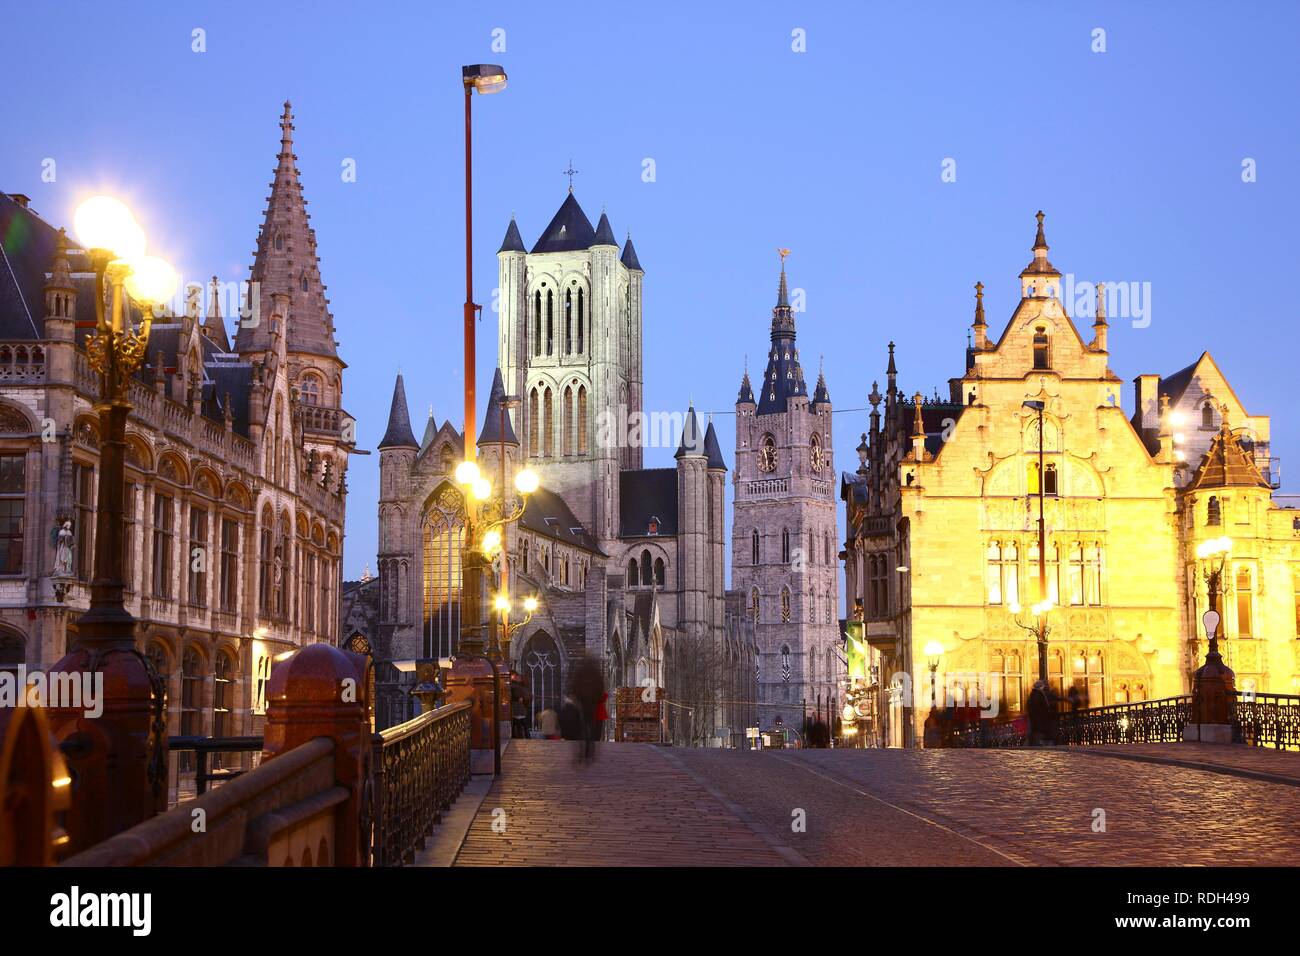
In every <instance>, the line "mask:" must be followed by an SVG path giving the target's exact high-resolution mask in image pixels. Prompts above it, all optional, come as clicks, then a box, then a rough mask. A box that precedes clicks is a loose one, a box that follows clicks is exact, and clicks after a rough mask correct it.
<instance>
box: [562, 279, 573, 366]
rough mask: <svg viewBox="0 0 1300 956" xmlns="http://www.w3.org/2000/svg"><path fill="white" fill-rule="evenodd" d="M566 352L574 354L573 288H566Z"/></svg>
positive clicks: (566, 353)
mask: <svg viewBox="0 0 1300 956" xmlns="http://www.w3.org/2000/svg"><path fill="white" fill-rule="evenodd" d="M564 354H565V355H572V354H573V290H572V289H565V290H564Z"/></svg>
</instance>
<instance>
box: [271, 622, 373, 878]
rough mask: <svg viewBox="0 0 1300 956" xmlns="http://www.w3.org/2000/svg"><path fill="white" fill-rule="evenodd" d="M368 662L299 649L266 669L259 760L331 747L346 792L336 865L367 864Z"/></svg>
mask: <svg viewBox="0 0 1300 956" xmlns="http://www.w3.org/2000/svg"><path fill="white" fill-rule="evenodd" d="M368 666H369V658H367V657H366V656H365V655H363V654H354V653H352V652H351V651H345V650H341V649H339V648H337V647H333V646H331V645H329V644H309V645H307V646H306V647H302V648H299V649H298V650H296V651H294V652H293V653H292V654H290V655H289V656H288V657H287V658H285V659H284V660H282V661H278V662H276V663H275V664H274V665H273V666H272V668H271V680H270V682H269V684H268V688H267V709H266V732H265V735H264V739H263V749H262V760H263V761H266V760H273V759H275V758H276V757H277V756H280V755H281V754H285V753H288V752H289V751H291V750H293V749H294V748H295V747H299V746H301V745H302V744H305V743H307V742H308V741H311V740H314V739H316V738H317V737H329V738H330V739H331V740H333V741H334V763H335V782H336V784H337V785H338V786H340V787H345V788H346V789H347V790H349V791H350V793H351V796H350V797H349V798H348V800H347V802H346V803H344V804H342V805H340V806H339V807H338V808H337V810H336V811H335V816H334V820H335V829H334V854H335V865H337V866H368V865H369V864H370V820H371V819H372V814H371V806H370V799H371V794H370V755H371V746H370V698H369V682H368V680H367V673H366V669H367V667H368Z"/></svg>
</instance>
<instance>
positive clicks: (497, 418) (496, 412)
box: [477, 368, 519, 446]
mask: <svg viewBox="0 0 1300 956" xmlns="http://www.w3.org/2000/svg"><path fill="white" fill-rule="evenodd" d="M505 400H506V386H505V382H504V381H503V380H502V378H501V369H500V368H498V369H497V372H496V375H494V376H493V377H492V392H491V394H490V395H489V396H488V406H487V412H486V413H485V414H484V415H483V428H482V431H481V432H480V433H479V436H478V442H477V444H478V445H480V446H482V445H518V444H519V439H518V438H516V437H515V429H514V426H513V425H511V424H510V412H509V410H508V409H506V408H505ZM503 410H504V412H505V431H504V432H503V431H502V429H501V424H502V423H501V418H502V412H503Z"/></svg>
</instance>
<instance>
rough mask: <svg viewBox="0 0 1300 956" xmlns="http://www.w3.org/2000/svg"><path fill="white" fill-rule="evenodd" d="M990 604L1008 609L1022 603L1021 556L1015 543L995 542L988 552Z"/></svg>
mask: <svg viewBox="0 0 1300 956" xmlns="http://www.w3.org/2000/svg"><path fill="white" fill-rule="evenodd" d="M986 560H987V578H988V592H989V603H990V604H1005V605H1007V606H1008V607H1010V606H1012V605H1014V604H1019V603H1020V574H1019V570H1020V555H1019V552H1018V550H1017V548H1016V543H1015V542H1014V541H1007V542H1003V543H1001V544H999V542H997V541H994V542H993V543H992V544H990V545H989V548H988V551H987V559H986Z"/></svg>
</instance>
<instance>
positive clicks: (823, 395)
mask: <svg viewBox="0 0 1300 956" xmlns="http://www.w3.org/2000/svg"><path fill="white" fill-rule="evenodd" d="M812 403H813V404H814V405H829V404H830V403H831V393H830V390H829V389H827V388H826V376H825V375H824V374H823V373H821V372H818V373H817V389H816V391H814V392H813V399H812Z"/></svg>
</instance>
